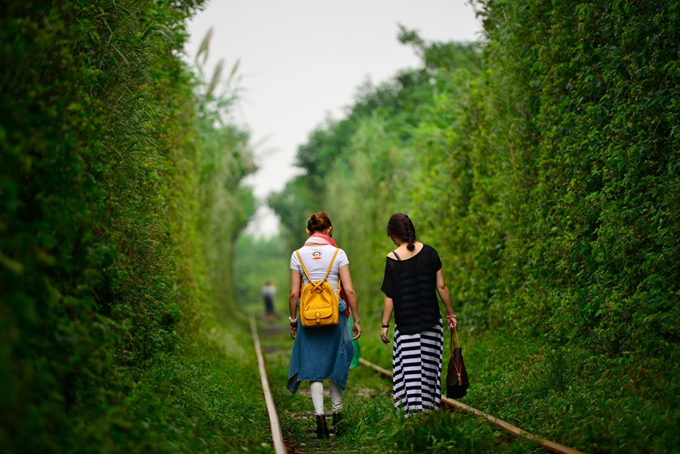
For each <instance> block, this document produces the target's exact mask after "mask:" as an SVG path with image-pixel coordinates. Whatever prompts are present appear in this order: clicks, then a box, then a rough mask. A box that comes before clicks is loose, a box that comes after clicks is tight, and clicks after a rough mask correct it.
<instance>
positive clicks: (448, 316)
mask: <svg viewBox="0 0 680 454" xmlns="http://www.w3.org/2000/svg"><path fill="white" fill-rule="evenodd" d="M446 318H456V314H453V315H447V316H446Z"/></svg>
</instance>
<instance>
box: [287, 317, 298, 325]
mask: <svg viewBox="0 0 680 454" xmlns="http://www.w3.org/2000/svg"><path fill="white" fill-rule="evenodd" d="M288 321H289V322H290V323H295V324H297V317H295V318H290V317H288Z"/></svg>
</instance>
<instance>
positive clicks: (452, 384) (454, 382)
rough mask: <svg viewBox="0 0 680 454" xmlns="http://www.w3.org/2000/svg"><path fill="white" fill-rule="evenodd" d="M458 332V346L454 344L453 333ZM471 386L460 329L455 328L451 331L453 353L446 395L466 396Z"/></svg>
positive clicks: (452, 397) (447, 378)
mask: <svg viewBox="0 0 680 454" xmlns="http://www.w3.org/2000/svg"><path fill="white" fill-rule="evenodd" d="M454 332H455V333H456V340H457V341H458V347H455V348H454V346H453V333H454ZM469 386H470V381H469V380H468V374H467V370H466V369H465V363H464V362H463V350H462V348H461V346H460V338H459V337H458V330H457V329H455V328H454V329H453V332H451V353H450V355H449V368H448V370H447V371H446V397H448V398H450V399H460V398H461V397H465V394H467V389H468V387H469Z"/></svg>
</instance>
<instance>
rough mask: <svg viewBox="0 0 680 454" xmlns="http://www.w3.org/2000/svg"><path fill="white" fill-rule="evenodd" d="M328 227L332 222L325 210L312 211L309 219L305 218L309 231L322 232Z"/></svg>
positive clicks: (331, 225)
mask: <svg viewBox="0 0 680 454" xmlns="http://www.w3.org/2000/svg"><path fill="white" fill-rule="evenodd" d="M329 227H333V224H332V223H331V218H329V217H328V214H327V213H326V212H325V211H319V212H318V213H312V215H311V216H310V217H309V219H307V230H309V233H317V232H323V231H324V230H326V229H327V228H329Z"/></svg>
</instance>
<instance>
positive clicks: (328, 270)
mask: <svg viewBox="0 0 680 454" xmlns="http://www.w3.org/2000/svg"><path fill="white" fill-rule="evenodd" d="M338 252H340V248H336V249H335V254H333V258H332V259H331V264H330V265H328V269H327V270H326V275H325V276H324V277H323V280H324V281H325V280H326V279H328V275H329V274H331V269H333V262H335V257H337V256H338ZM338 282H340V276H338Z"/></svg>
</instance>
